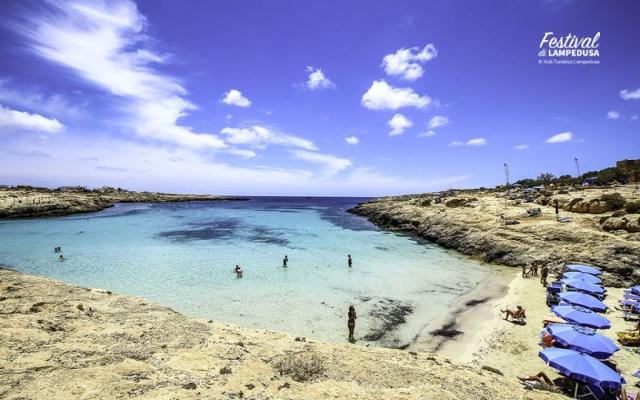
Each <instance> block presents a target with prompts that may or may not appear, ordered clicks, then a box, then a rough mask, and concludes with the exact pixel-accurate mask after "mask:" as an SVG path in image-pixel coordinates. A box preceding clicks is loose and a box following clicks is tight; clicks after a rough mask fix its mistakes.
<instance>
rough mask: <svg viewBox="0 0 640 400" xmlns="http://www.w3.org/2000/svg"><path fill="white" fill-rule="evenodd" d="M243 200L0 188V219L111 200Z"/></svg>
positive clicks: (101, 205) (91, 207) (98, 206)
mask: <svg viewBox="0 0 640 400" xmlns="http://www.w3.org/2000/svg"><path fill="white" fill-rule="evenodd" d="M219 200H244V199H243V198H240V197H230V196H216V195H184V194H168V193H155V192H129V191H107V192H104V191H87V190H73V191H69V190H65V191H56V190H47V189H36V188H21V189H0V219H2V218H27V217H45V216H61V215H69V214H79V213H86V212H95V211H100V210H104V209H105V208H108V207H111V206H113V205H114V204H115V203H147V202H171V201H219Z"/></svg>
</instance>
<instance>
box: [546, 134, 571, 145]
mask: <svg viewBox="0 0 640 400" xmlns="http://www.w3.org/2000/svg"><path fill="white" fill-rule="evenodd" d="M571 139H573V133H572V132H562V133H558V134H556V135H553V136H551V137H550V138H548V139H547V140H545V142H546V143H563V142H568V141H570V140H571Z"/></svg>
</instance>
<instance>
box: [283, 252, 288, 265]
mask: <svg viewBox="0 0 640 400" xmlns="http://www.w3.org/2000/svg"><path fill="white" fill-rule="evenodd" d="M287 264H289V257H288V256H287V255H286V254H285V255H284V259H283V260H282V266H283V267H285V268H287Z"/></svg>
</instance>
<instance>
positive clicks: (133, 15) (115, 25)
mask: <svg viewBox="0 0 640 400" xmlns="http://www.w3.org/2000/svg"><path fill="white" fill-rule="evenodd" d="M48 4H51V5H52V7H56V8H57V9H56V10H51V11H52V12H48V13H43V14H41V15H39V16H34V17H32V18H30V20H29V22H28V24H29V25H26V24H25V25H23V26H18V28H17V30H18V32H20V33H23V34H25V35H26V36H27V37H29V38H30V39H31V48H32V50H33V51H34V52H35V53H36V54H38V55H40V56H41V57H43V58H45V59H47V60H49V61H51V62H54V63H57V64H59V65H62V66H64V67H67V68H69V69H71V70H72V71H74V72H75V73H77V74H78V75H79V76H80V77H82V78H83V79H84V80H86V81H87V82H89V83H91V84H93V85H94V86H96V87H98V88H100V89H103V90H105V91H106V92H108V93H110V94H112V95H115V96H118V97H120V99H121V100H122V101H121V103H120V104H121V110H122V112H123V113H124V114H125V118H124V120H123V121H119V122H121V123H123V124H125V125H126V126H128V127H129V128H130V129H131V130H132V131H133V132H135V133H136V134H137V135H138V136H140V137H143V138H146V139H151V140H158V141H163V142H170V143H176V144H178V145H181V146H186V147H194V148H214V149H220V148H224V147H226V145H225V143H224V142H223V141H222V140H220V139H219V138H218V137H217V136H215V135H212V134H209V133H198V132H194V131H193V130H192V129H191V128H190V127H188V126H183V125H179V124H178V120H179V119H181V118H183V117H184V116H185V115H187V113H188V112H189V111H191V110H194V109H196V108H197V107H196V106H195V105H194V104H192V103H191V102H189V101H188V100H186V99H185V98H184V96H185V95H186V94H187V92H186V90H185V89H184V88H183V87H182V86H181V85H180V84H179V83H178V82H177V81H176V80H175V79H174V78H172V77H170V76H167V75H165V74H163V73H161V72H159V71H157V70H155V69H154V68H153V65H154V64H159V63H164V62H166V61H167V59H168V57H167V56H165V55H160V54H157V53H154V52H152V51H150V50H148V49H147V48H144V46H148V45H150V44H151V43H153V40H152V39H151V38H150V37H149V36H148V34H147V33H146V32H145V28H146V25H147V20H146V18H145V17H144V16H143V15H142V14H140V13H139V12H138V10H137V8H136V5H135V3H133V2H131V1H119V2H113V3H101V2H95V3H93V2H92V3H86V2H80V1H70V2H51V3H48Z"/></svg>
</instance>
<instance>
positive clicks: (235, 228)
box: [158, 218, 289, 246]
mask: <svg viewBox="0 0 640 400" xmlns="http://www.w3.org/2000/svg"><path fill="white" fill-rule="evenodd" d="M187 226H189V227H192V229H177V230H171V231H164V232H160V233H159V234H158V236H159V237H163V238H169V239H172V240H175V241H179V242H184V241H191V240H230V239H233V238H244V239H245V240H249V241H252V242H256V243H268V244H274V245H278V246H286V245H288V244H289V241H288V240H287V239H286V238H284V237H283V235H282V232H280V231H278V230H275V229H270V228H268V227H264V226H259V225H251V224H247V223H245V222H243V221H242V220H241V219H238V218H220V219H215V220H209V221H200V222H191V223H189V224H187Z"/></svg>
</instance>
